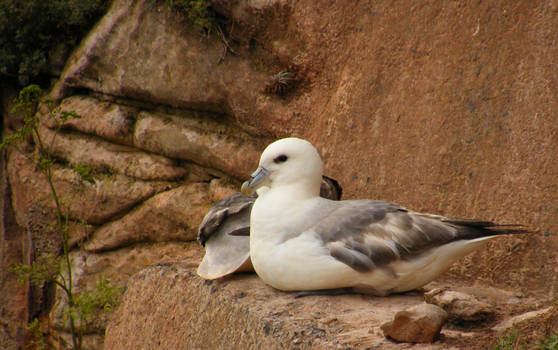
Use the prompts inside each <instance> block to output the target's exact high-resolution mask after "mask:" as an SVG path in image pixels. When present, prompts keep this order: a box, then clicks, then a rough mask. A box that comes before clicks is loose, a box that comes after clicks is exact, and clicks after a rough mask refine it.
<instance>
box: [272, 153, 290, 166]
mask: <svg viewBox="0 0 558 350" xmlns="http://www.w3.org/2000/svg"><path fill="white" fill-rule="evenodd" d="M287 159H289V158H288V157H287V156H286V155H284V154H281V155H280V156H277V157H275V159H273V162H274V163H276V164H279V163H283V162H286V161H287Z"/></svg>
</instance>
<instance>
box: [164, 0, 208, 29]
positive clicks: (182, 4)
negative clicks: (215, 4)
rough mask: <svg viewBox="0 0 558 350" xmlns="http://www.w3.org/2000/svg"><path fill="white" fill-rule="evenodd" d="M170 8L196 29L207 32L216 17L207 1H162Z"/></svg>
mask: <svg viewBox="0 0 558 350" xmlns="http://www.w3.org/2000/svg"><path fill="white" fill-rule="evenodd" d="M163 1H164V3H165V4H166V5H167V6H169V7H170V8H173V9H176V10H177V11H179V12H180V13H182V14H183V15H184V17H185V18H186V19H188V21H190V22H191V23H192V24H193V25H194V26H195V27H196V28H198V29H200V30H204V31H206V32H209V31H211V30H212V29H213V27H214V26H215V19H216V15H215V12H214V11H213V9H212V8H211V2H210V1H209V0H163Z"/></svg>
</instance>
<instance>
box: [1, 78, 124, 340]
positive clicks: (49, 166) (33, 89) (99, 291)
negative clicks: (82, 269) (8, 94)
mask: <svg viewBox="0 0 558 350" xmlns="http://www.w3.org/2000/svg"><path fill="white" fill-rule="evenodd" d="M41 95H42V91H41V89H40V88H39V87H38V86H37V85H30V86H28V87H26V88H24V89H23V90H21V92H20V94H19V96H18V97H17V99H16V101H15V102H16V104H15V107H14V108H13V110H12V113H14V114H17V113H19V114H21V115H22V116H23V121H24V123H23V126H22V127H21V128H20V129H19V130H17V131H15V132H14V133H13V134H12V135H10V136H8V137H6V138H4V140H3V141H2V143H0V149H4V148H5V147H7V146H8V145H14V146H17V144H18V143H19V142H21V141H22V140H25V139H26V138H27V137H28V136H30V135H32V136H33V139H34V140H35V144H36V146H37V152H36V158H35V159H34V160H35V162H36V164H37V165H38V169H39V170H40V171H41V172H42V173H43V175H44V176H45V178H46V180H47V182H48V185H49V190H50V197H51V198H52V200H53V201H54V203H55V208H56V222H55V224H54V226H55V229H56V230H57V231H58V232H59V233H60V235H61V237H62V254H61V255H60V256H53V255H44V256H41V257H40V260H38V261H34V262H33V263H32V264H31V265H30V266H28V265H24V264H16V265H14V266H13V267H12V268H11V269H10V271H11V272H13V273H15V274H17V276H18V278H19V279H20V280H22V281H30V282H31V283H32V284H35V285H38V286H40V285H41V284H42V283H44V282H45V281H46V282H51V283H54V284H56V285H57V286H58V287H59V288H60V289H62V291H63V292H64V293H65V295H66V297H67V300H68V306H69V309H68V310H67V311H66V312H67V315H66V316H67V318H68V320H69V322H70V331H71V335H72V348H73V349H81V347H82V332H83V329H82V328H83V327H78V323H79V324H81V325H83V324H84V323H86V322H88V321H90V320H91V318H92V317H93V316H94V315H95V314H96V313H97V312H98V311H99V310H110V309H112V308H114V307H116V306H117V305H118V300H119V295H120V294H121V291H122V290H121V289H120V288H119V287H115V286H112V285H111V284H110V282H109V281H108V280H106V279H104V278H102V277H101V278H100V279H99V282H98V284H97V286H96V287H95V288H94V289H93V290H92V291H88V292H83V293H75V292H74V283H73V279H72V265H71V261H70V251H69V240H70V237H69V214H68V213H69V209H70V208H69V205H68V204H66V203H64V202H63V201H62V199H61V198H60V196H59V195H58V191H57V189H56V187H55V185H54V178H53V165H54V163H55V161H54V158H53V157H52V156H51V154H50V148H51V146H52V143H53V142H54V139H55V137H56V134H57V133H58V132H59V131H60V128H61V127H62V125H63V123H64V122H66V121H68V120H69V119H72V118H80V116H79V115H78V114H77V113H75V112H73V111H62V110H60V109H59V108H53V107H52V106H53V105H54V102H53V101H50V100H45V99H42V98H41ZM41 103H43V104H45V105H47V106H48V107H49V111H50V112H49V113H48V116H49V117H50V119H51V123H52V125H53V129H54V136H53V137H52V139H51V140H50V142H49V143H46V142H45V140H44V139H43V136H42V135H41V132H40V122H41V121H40V118H39V116H38V115H37V114H36V110H37V107H38V106H39V104H41ZM73 169H74V171H76V173H77V174H79V175H80V179H81V180H80V181H81V183H83V182H88V183H92V184H94V183H95V179H94V177H93V175H92V169H91V168H90V167H88V166H86V165H84V164H76V165H75V166H74V168H73ZM38 322H39V321H35V320H34V321H32V322H31V323H30V324H29V325H28V330H29V331H30V332H31V333H33V334H35V333H36V334H37V337H39V338H37V339H38V340H37V341H38V344H39V343H40V344H44V336H43V335H44V334H43V333H44V332H43V328H41V327H42V326H41V325H40V324H39V323H38ZM40 344H39V345H40Z"/></svg>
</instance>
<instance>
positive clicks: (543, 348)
mask: <svg viewBox="0 0 558 350" xmlns="http://www.w3.org/2000/svg"><path fill="white" fill-rule="evenodd" d="M537 349H540V350H558V333H551V334H550V335H548V336H547V337H546V339H545V340H544V342H542V343H541V342H538V343H537Z"/></svg>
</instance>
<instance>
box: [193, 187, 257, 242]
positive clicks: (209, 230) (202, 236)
mask: <svg viewBox="0 0 558 350" xmlns="http://www.w3.org/2000/svg"><path fill="white" fill-rule="evenodd" d="M255 200H256V198H254V197H247V196H245V195H243V194H241V193H235V194H233V195H232V196H229V197H227V198H224V199H222V200H220V201H219V202H217V203H216V204H215V205H214V206H213V207H211V209H210V210H209V211H208V212H207V214H206V215H205V217H204V218H203V220H202V223H201V224H200V227H199V230H198V241H199V242H200V244H201V245H202V246H204V245H205V242H206V241H207V240H208V239H209V237H210V236H211V235H212V234H214V233H215V232H216V231H217V230H218V229H220V228H222V227H223V226H224V225H225V224H227V225H226V226H227V229H228V230H229V231H230V233H231V234H245V233H246V232H248V233H249V232H250V214H249V213H250V211H251V210H252V205H254V201H255ZM235 218H236V220H235ZM229 221H230V222H229Z"/></svg>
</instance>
